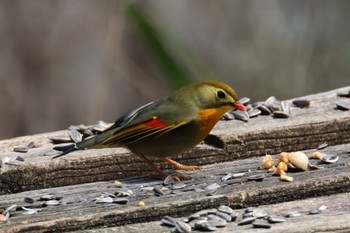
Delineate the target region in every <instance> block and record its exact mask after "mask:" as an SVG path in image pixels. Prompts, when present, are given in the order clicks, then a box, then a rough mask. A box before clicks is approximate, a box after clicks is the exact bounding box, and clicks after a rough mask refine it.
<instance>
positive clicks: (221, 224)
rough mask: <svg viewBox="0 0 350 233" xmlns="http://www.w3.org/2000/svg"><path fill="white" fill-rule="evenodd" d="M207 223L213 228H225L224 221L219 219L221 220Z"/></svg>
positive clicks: (225, 222)
mask: <svg viewBox="0 0 350 233" xmlns="http://www.w3.org/2000/svg"><path fill="white" fill-rule="evenodd" d="M208 222H209V224H210V225H212V226H215V227H219V228H221V227H225V226H226V225H227V221H225V220H224V219H221V218H219V219H216V220H209V219H208Z"/></svg>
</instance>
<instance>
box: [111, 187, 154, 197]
mask: <svg viewBox="0 0 350 233" xmlns="http://www.w3.org/2000/svg"><path fill="white" fill-rule="evenodd" d="M152 190H153V187H151V190H150V191H152ZM114 194H115V196H116V197H129V196H131V195H132V194H133V191H132V190H130V189H128V190H126V191H117V192H115V193H114Z"/></svg>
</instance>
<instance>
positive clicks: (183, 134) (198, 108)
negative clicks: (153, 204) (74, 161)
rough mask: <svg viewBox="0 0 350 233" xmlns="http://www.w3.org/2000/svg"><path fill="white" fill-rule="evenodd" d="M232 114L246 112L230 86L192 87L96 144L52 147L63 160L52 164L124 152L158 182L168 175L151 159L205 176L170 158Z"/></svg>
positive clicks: (123, 122) (133, 116)
mask: <svg viewBox="0 0 350 233" xmlns="http://www.w3.org/2000/svg"><path fill="white" fill-rule="evenodd" d="M233 109H237V110H241V111H246V109H245V107H244V105H242V104H241V103H239V102H238V97H237V94H236V92H235V91H234V90H233V89H232V88H231V87H229V86H228V85H226V84H224V83H222V82H218V81H202V82H196V83H192V84H189V85H187V86H184V87H182V88H180V89H178V90H177V91H175V92H174V93H173V94H171V95H170V96H169V97H167V98H163V99H159V100H156V101H153V102H150V103H148V104H145V105H143V106H141V107H139V108H137V109H135V110H133V111H131V112H129V113H127V114H125V115H123V116H121V117H120V118H118V119H117V120H116V121H115V123H114V124H113V125H112V126H110V127H109V128H107V129H106V130H104V131H103V132H102V133H100V134H98V135H96V136H94V137H92V138H88V139H85V140H83V141H81V142H78V143H74V144H70V145H67V146H56V147H54V148H53V149H55V150H57V151H60V152H61V154H58V155H56V156H54V157H53V158H58V157H61V156H64V155H67V154H68V153H70V152H73V151H76V150H82V149H90V148H114V147H124V148H127V149H129V150H130V151H131V152H132V153H133V154H135V155H137V156H139V157H140V158H141V159H142V160H144V161H145V162H146V163H147V164H148V165H149V166H150V167H151V168H152V169H153V170H155V171H156V172H157V174H158V177H160V178H164V177H166V175H165V174H164V172H163V171H162V170H161V169H159V168H158V167H157V166H156V164H155V163H154V161H153V160H151V159H150V158H152V159H153V158H156V159H160V160H162V161H164V162H165V163H167V164H169V165H171V166H172V167H173V168H174V169H175V170H184V171H194V170H201V167H200V166H188V165H183V164H181V163H178V162H176V161H174V160H172V159H171V158H170V157H171V156H174V155H177V154H181V153H183V152H185V151H187V150H190V149H192V148H193V147H195V146H196V145H197V144H199V143H200V142H201V141H203V140H204V139H205V138H206V137H207V135H208V134H209V133H210V131H211V130H212V129H213V127H214V126H215V124H216V123H217V122H218V121H219V120H220V119H221V118H222V117H223V115H224V114H225V113H226V112H227V111H230V110H233Z"/></svg>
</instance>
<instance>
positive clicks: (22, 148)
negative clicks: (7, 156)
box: [13, 146, 29, 153]
mask: <svg viewBox="0 0 350 233" xmlns="http://www.w3.org/2000/svg"><path fill="white" fill-rule="evenodd" d="M28 150H29V148H28V147H27V146H16V147H15V148H13V151H14V152H19V153H27V152H28Z"/></svg>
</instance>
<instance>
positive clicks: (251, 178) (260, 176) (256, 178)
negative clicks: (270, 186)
mask: <svg viewBox="0 0 350 233" xmlns="http://www.w3.org/2000/svg"><path fill="white" fill-rule="evenodd" d="M264 179H265V175H264V174H257V175H252V176H248V177H247V180H248V181H257V182H259V181H263V180H264Z"/></svg>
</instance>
